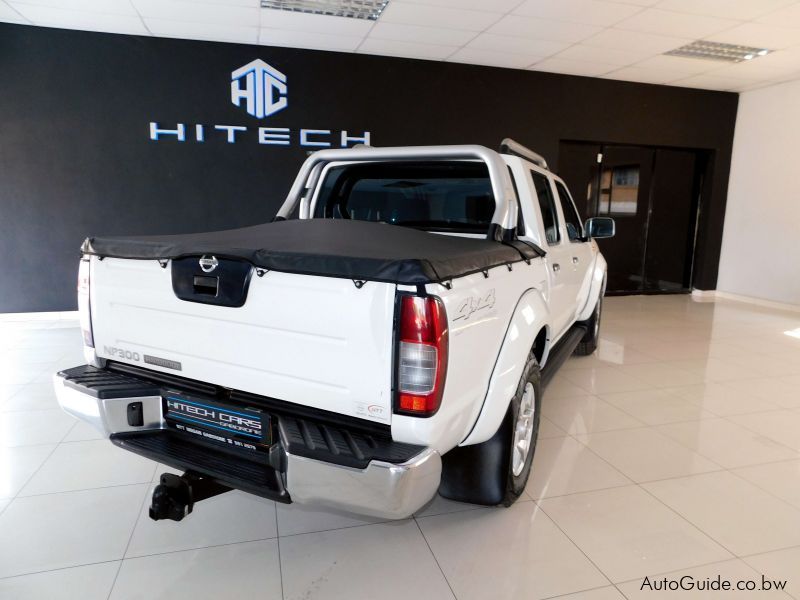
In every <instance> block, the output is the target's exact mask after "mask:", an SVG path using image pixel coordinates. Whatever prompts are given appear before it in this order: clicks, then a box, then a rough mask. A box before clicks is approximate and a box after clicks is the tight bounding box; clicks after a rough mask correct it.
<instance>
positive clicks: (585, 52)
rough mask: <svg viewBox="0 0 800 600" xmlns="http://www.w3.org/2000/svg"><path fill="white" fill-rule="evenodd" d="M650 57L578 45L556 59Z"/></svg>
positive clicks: (618, 61) (619, 61) (625, 61)
mask: <svg viewBox="0 0 800 600" xmlns="http://www.w3.org/2000/svg"><path fill="white" fill-rule="evenodd" d="M649 56H652V54H651V53H650V52H631V51H630V50H617V49H615V48H598V47H597V46H586V45H583V44H576V45H574V46H570V47H569V48H567V49H566V50H564V51H563V52H560V53H559V54H557V55H556V56H555V57H554V58H560V59H566V60H578V61H585V62H598V63H605V64H609V65H616V66H617V67H621V66H627V65H630V64H633V63H637V62H639V61H640V60H643V59H645V58H648V57H649ZM587 358H588V357H587Z"/></svg>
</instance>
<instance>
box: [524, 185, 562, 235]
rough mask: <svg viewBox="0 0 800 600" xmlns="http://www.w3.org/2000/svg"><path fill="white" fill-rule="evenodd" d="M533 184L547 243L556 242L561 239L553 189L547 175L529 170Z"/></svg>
mask: <svg viewBox="0 0 800 600" xmlns="http://www.w3.org/2000/svg"><path fill="white" fill-rule="evenodd" d="M531 176H532V177H533V185H534V187H535V188H536V197H537V198H538V199H539V208H540V209H541V211H542V219H543V222H542V226H543V227H544V235H545V238H546V239H547V243H548V244H557V243H558V242H559V241H560V240H561V234H560V233H559V231H558V217H557V216H556V202H555V199H554V198H553V190H552V188H551V187H550V181H549V179H548V178H547V175H542V174H541V173H538V172H536V171H531Z"/></svg>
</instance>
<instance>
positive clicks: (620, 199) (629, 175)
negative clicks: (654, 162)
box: [597, 165, 639, 215]
mask: <svg viewBox="0 0 800 600" xmlns="http://www.w3.org/2000/svg"><path fill="white" fill-rule="evenodd" d="M638 198H639V166H638V165H634V166H623V167H606V168H603V171H602V172H601V173H600V205H599V206H598V208H597V213H598V214H600V215H635V214H636V202H637V200H638Z"/></svg>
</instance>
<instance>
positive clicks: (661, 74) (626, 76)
mask: <svg viewBox="0 0 800 600" xmlns="http://www.w3.org/2000/svg"><path fill="white" fill-rule="evenodd" d="M685 76H686V73H683V72H682V71H667V70H664V69H658V70H656V69H644V68H642V67H625V68H624V69H619V70H617V71H611V72H610V73H607V74H606V75H604V78H605V79H616V80H618V81H635V82H639V83H654V84H667V83H671V82H673V81H676V80H678V79H681V78H682V77H685Z"/></svg>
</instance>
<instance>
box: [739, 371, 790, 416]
mask: <svg viewBox="0 0 800 600" xmlns="http://www.w3.org/2000/svg"><path fill="white" fill-rule="evenodd" d="M723 385H725V386H726V387H728V388H734V387H735V388H736V389H738V390H741V392H742V393H745V394H749V395H750V398H751V401H752V403H753V404H754V405H756V406H761V405H762V403H763V402H764V401H767V402H766V404H764V406H765V408H764V409H763V410H767V408H766V407H768V406H770V405H778V406H780V407H782V408H800V393H798V387H797V382H794V381H792V380H791V378H779V377H778V378H776V377H765V378H758V379H748V380H746V381H736V382H735V383H725V384H723Z"/></svg>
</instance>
